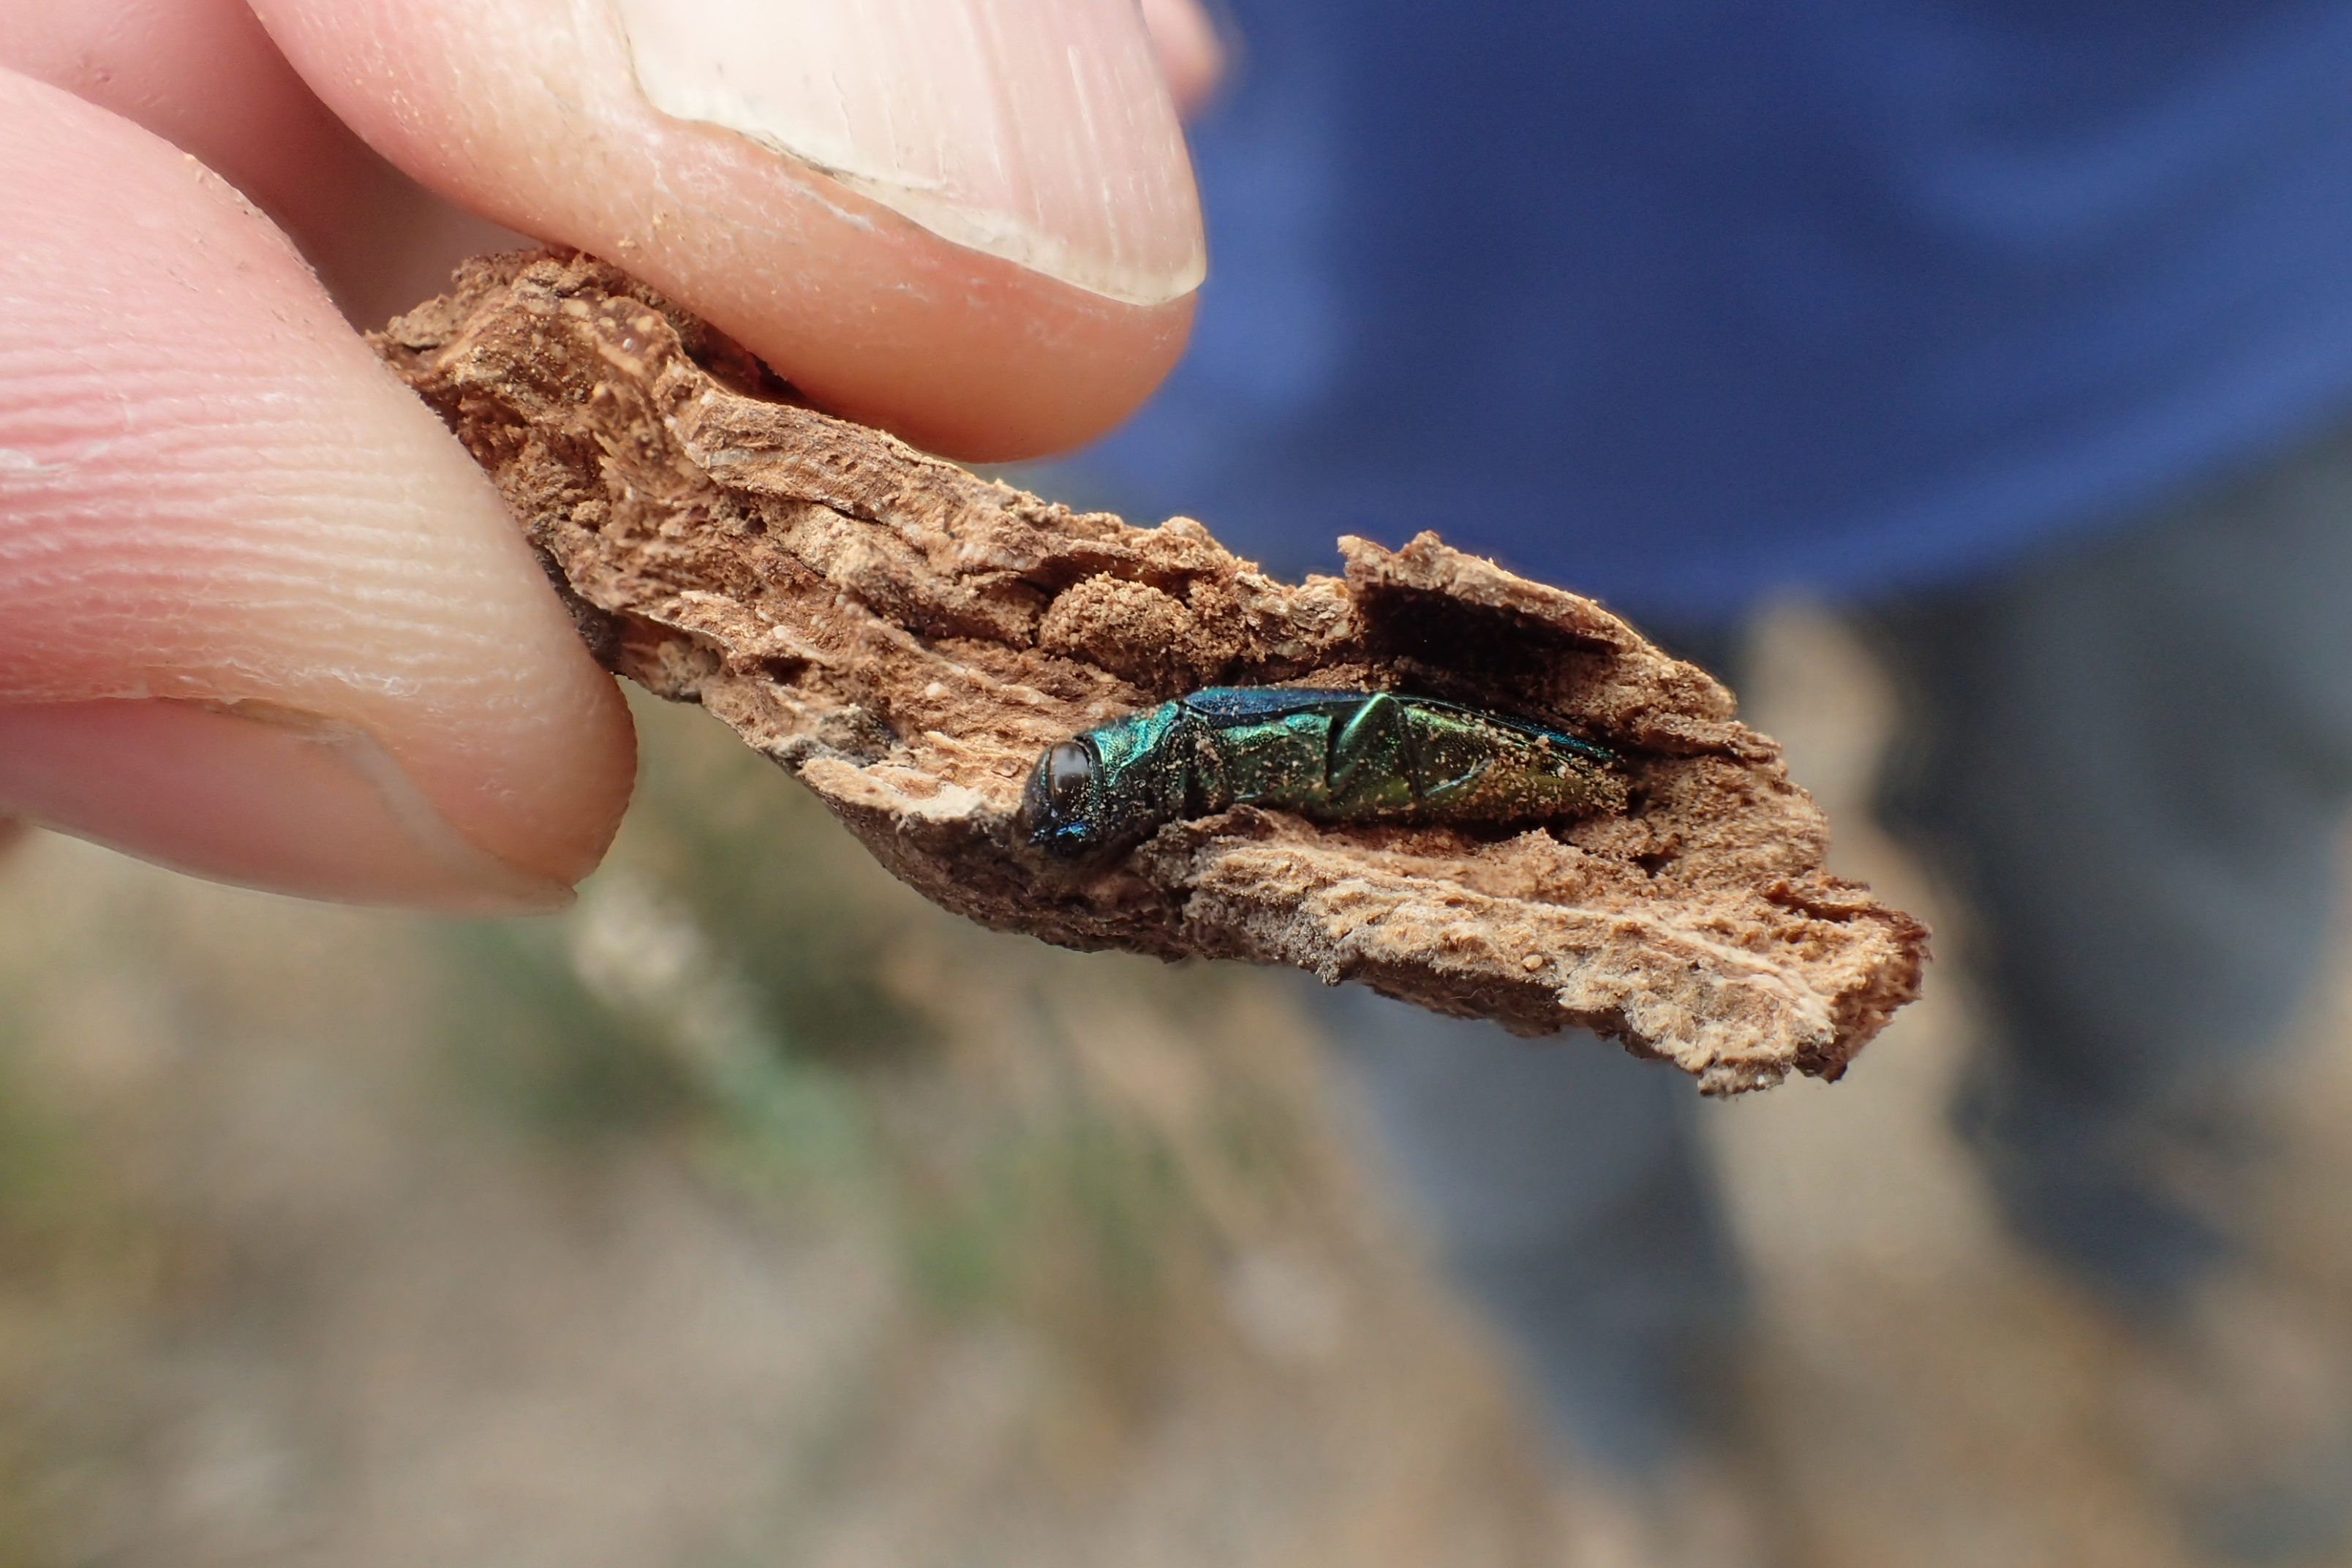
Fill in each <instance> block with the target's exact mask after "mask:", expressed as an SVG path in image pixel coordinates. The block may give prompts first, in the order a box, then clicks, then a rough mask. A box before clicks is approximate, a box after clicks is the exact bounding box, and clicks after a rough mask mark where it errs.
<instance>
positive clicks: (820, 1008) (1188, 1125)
mask: <svg viewBox="0 0 2352 1568" xmlns="http://www.w3.org/2000/svg"><path fill="white" fill-rule="evenodd" d="M635 702H636V710H637V719H638V722H639V726H640V730H641V731H642V733H643V736H644V764H643V771H642V773H641V777H640V781H639V784H638V790H637V796H636V799H635V803H634V805H633V806H632V809H631V814H630V817H629V821H628V825H627V827H626V829H625V831H624V833H623V835H622V837H621V839H620V841H619V842H618V843H617V844H616V845H615V847H614V853H613V856H612V857H611V858H610V860H609V861H608V863H607V865H606V866H605V868H604V869H602V870H600V871H599V872H598V873H597V874H596V876H595V877H593V879H590V881H589V882H588V883H587V884H586V885H585V886H584V887H583V889H582V897H581V900H580V904H579V906H578V907H577V908H576V909H575V910H572V911H571V912H570V913H568V914H566V915H564V916H562V917H559V918H556V919H551V920H541V921H501V922H487V921H476V922H463V923H452V924H449V925H446V926H445V927H443V928H442V929H441V930H440V931H438V932H437V933H436V934H437V942H436V945H437V949H438V952H439V953H440V955H441V962H442V963H443V964H444V965H445V967H446V992H445V997H446V1011H445V1014H444V1017H445V1022H444V1024H443V1031H444V1036H445V1038H446V1041H447V1043H448V1059H449V1060H450V1062H451V1064H452V1068H453V1071H454V1073H455V1079H456V1081H457V1083H459V1084H460V1085H461V1086H462V1087H463V1089H464V1092H465V1093H466V1095H467V1098H468V1099H469V1100H470V1101H471V1102H472V1103H474V1104H476V1105H477V1106H478V1108H480V1109H482V1110H487V1111H488V1112H489V1113H490V1114H492V1115H493V1116H495V1117H497V1118H499V1119H501V1120H503V1121H506V1122H507V1123H508V1124H509V1125H511V1126H514V1127H516V1128H519V1129H523V1130H527V1131H530V1132H531V1133H533V1134H535V1135H538V1136H542V1137H545V1138H547V1139H549V1140H550V1141H551V1142H555V1143H557V1144H568V1145H583V1146H589V1147H593V1146H596V1145H599V1144H602V1143H605V1142H610V1141H612V1140H614V1139H635V1138H667V1139H674V1140H678V1141H681V1142H685V1143H687V1144H688V1145H690V1146H691V1147H692V1148H693V1149H694V1151H695V1153H696V1157H697V1159H698V1162H699V1163H700V1164H701V1166H702V1168H703V1169H704V1170H705V1171H706V1173H709V1175H711V1176H712V1177H713V1178H714V1179H716V1180H719V1181H720V1182H722V1183H724V1184H729V1185H730V1186H733V1187H736V1188H738V1189H740V1190H741V1191H744V1192H747V1193H750V1194H755V1195H756V1196H757V1197H758V1198H759V1199H760V1201H761V1202H764V1203H766V1204H769V1205H772V1206H774V1207H775V1208H776V1209H778V1210H779V1212H798V1211H804V1210H806V1209H808V1208H809V1207H810V1206H811V1205H815V1206H816V1207H819V1208H822V1209H825V1210H827V1211H829V1212H832V1213H834V1214H835V1215H848V1216H850V1217H851V1218H852V1219H853V1220H854V1222H855V1223H856V1224H857V1225H859V1226H863V1227H865V1228H866V1229H867V1230H868V1231H869V1232H871V1233H874V1234H877V1235H879V1236H881V1237H884V1238H885V1239H886V1240H887V1246H888V1247H889V1248H890V1249H891V1251H892V1252H893V1254H894V1255H895V1256H896V1258H898V1268H899V1269H900V1272H901V1276H902V1280H903V1283H904V1285H905V1286H906V1288H907V1291H908V1300H909V1301H910V1302H912V1303H914V1304H916V1305H918V1306H919V1307H920V1308H922V1309H924V1310H928V1311H930V1312H932V1313H935V1314H940V1315H944V1316H947V1317H950V1318H973V1317H982V1316H987V1315H989V1314H1003V1313H1015V1314H1020V1315H1023V1316H1025V1317H1028V1318H1031V1319H1038V1320H1043V1321H1046V1322H1048V1323H1049V1324H1050V1325H1051V1327H1052V1329H1053V1332H1054V1337H1055V1338H1056V1339H1057V1340H1059V1341H1060V1342H1065V1343H1070V1344H1077V1343H1084V1342H1106V1341H1108V1342H1125V1341H1129V1340H1131V1339H1132V1338H1133V1337H1134V1336H1135V1335H1137V1334H1139V1333H1147V1332H1148V1323H1149V1320H1150V1319H1151V1318H1152V1317H1153V1315H1154V1314H1155V1313H1157V1312H1159V1311H1160V1310H1163V1309H1166V1308H1167V1307H1169V1306H1170V1305H1171V1297H1170V1295H1169V1286H1170V1283H1171V1279H1172V1278H1173V1275H1174V1274H1177V1273H1181V1272H1183V1271H1184V1270H1185V1269H1186V1268H1192V1269H1193V1270H1194V1271H1196V1272H1197V1270H1198V1269H1199V1268H1201V1267H1202V1266H1203V1264H1204V1262H1205V1261H1206V1260H1207V1259H1208V1258H1209V1257H1210V1255H1212V1254H1213V1253H1214V1252H1215V1251H1216V1250H1217V1248H1218V1246H1219V1245H1220V1244H1219V1238H1218V1221H1217V1216H1216V1215H1215V1214H1214V1213H1213V1210H1212V1207H1211V1205H1209V1204H1208V1203H1207V1202H1206V1201H1205V1199H1204V1194H1202V1192H1199V1191H1195V1190H1193V1187H1192V1185H1191V1184H1189V1183H1188V1174H1187V1172H1188V1166H1189V1167H1192V1168H1197V1167H1199V1166H1200V1165H1201V1164H1202V1162H1203V1160H1204V1159H1205V1160H1206V1161H1208V1162H1209V1163H1217V1164H1220V1165H1223V1164H1228V1163H1230V1165H1231V1168H1230V1170H1227V1171H1225V1172H1224V1173H1223V1180H1224V1184H1227V1185H1231V1184H1234V1183H1235V1182H1238V1183H1241V1184H1249V1185H1260V1186H1264V1185H1267V1184H1274V1185H1279V1184H1280V1183H1281V1182H1282V1181H1283V1180H1284V1179H1285V1173H1284V1171H1283V1168H1282V1167H1283V1157H1282V1153H1281V1147H1282V1143H1283V1136H1284V1133H1285V1131H1289V1132H1291V1133H1293V1134H1295V1132H1296V1131H1297V1127H1296V1121H1295V1118H1293V1119H1291V1120H1290V1121H1288V1122H1286V1121H1285V1119H1284V1118H1282V1117H1280V1116H1278V1115H1274V1114H1272V1113H1271V1111H1270V1103H1271V1102H1270V1101H1269V1100H1267V1097H1265V1096H1263V1095H1261V1096H1258V1097H1257V1100H1258V1101H1259V1103H1258V1104H1257V1105H1256V1107H1255V1110H1252V1109H1251V1108H1250V1106H1249V1105H1248V1103H1247V1102H1248V1100H1250V1096H1249V1095H1248V1094H1247V1093H1246V1090H1245V1084H1246V1080H1245V1079H1244V1080H1237V1081H1236V1083H1235V1084H1234V1086H1233V1088H1234V1090H1235V1091H1237V1092H1236V1093H1234V1094H1230V1095H1228V1094H1223V1093H1220V1094H1218V1095H1216V1096H1213V1099H1214V1100H1216V1103H1215V1104H1214V1105H1213V1107H1212V1108H1211V1110H1210V1114H1209V1115H1208V1117H1207V1120H1206V1121H1204V1122H1202V1123H1200V1124H1197V1125H1196V1124H1194V1123H1193V1122H1192V1121H1185V1122H1184V1123H1183V1124H1182V1125H1171V1124H1170V1123H1169V1122H1168V1120H1167V1118H1166V1117H1165V1116H1164V1115H1159V1116H1155V1115H1154V1114H1153V1110H1152V1108H1151V1107H1149V1106H1145V1105H1139V1104H1135V1103H1131V1102H1129V1101H1131V1098H1132V1097H1127V1098H1126V1099H1124V1100H1123V1098H1122V1096H1121V1095H1120V1094H1119V1093H1118V1088H1117V1085H1116V1084H1115V1083H1113V1082H1111V1081H1109V1080H1107V1079H1105V1078H1104V1076H1103V1075H1102V1074H1101V1073H1100V1072H1097V1071H1089V1070H1088V1069H1087V1066H1086V1061H1087V1058H1088V1057H1089V1055H1090V1054H1099V1053H1100V1052H1102V1051H1104V1050H1106V1049H1108V1050H1110V1051H1113V1052H1116V1051H1118V1050H1119V1049H1120V1048H1121V1047H1122V1045H1123V1043H1124V1042H1123V1041H1122V1040H1121V1039H1119V1038H1117V1037H1116V1036H1118V1035H1119V1034H1121V1033H1122V1032H1127V1031H1131V1030H1132V1029H1133V1027H1134V1026H1135V1024H1136V1021H1137V1019H1138V1017H1139V1016H1145V1015H1150V1014H1152V1013H1155V1012H1159V1013H1165V1012H1167V1011H1170V1010H1172V1009H1181V1010H1186V1011H1204V1010H1205V1011H1212V1012H1213V1011H1214V1010H1215V1008H1216V1007H1217V1006H1218V1005H1219V997H1220V994H1222V993H1224V992H1228V991H1230V982H1229V979H1228V978H1227V977H1226V976H1223V975H1222V974H1219V973H1215V972H1214V971H1212V970H1208V969H1205V968H1203V967H1202V966H1199V965H1192V966H1186V967H1185V968H1184V969H1183V970H1182V972H1181V976H1169V977H1166V979H1174V980H1175V982H1176V983H1175V984H1167V983H1166V979H1163V977H1162V976H1161V975H1160V974H1157V973H1150V972H1151V971H1155V970H1158V969H1159V967H1160V966H1157V965H1151V964H1148V963H1137V962H1135V961H1131V960H1121V959H1117V958H1110V959H1082V958H1076V957H1075V956H1064V957H1062V958H1061V961H1060V962H1061V966H1064V967H1075V968H1076V969H1079V970H1084V969H1087V968H1089V967H1093V968H1108V969H1111V970H1114V971H1116V972H1117V978H1116V980H1114V981H1113V982H1112V987H1113V989H1115V990H1116V991H1118V992H1119V993H1122V994H1123V995H1122V998H1121V1003H1120V1005H1117V1006H1108V1007H1106V1006H1102V1005H1099V1002H1098V1001H1097V1000H1090V1001H1089V1002H1088V1003H1086V1004H1081V1005H1077V1006H1076V1007H1073V1006H1071V1005H1068V996H1067V994H1066V987H1065V988H1057V987H1056V986H1055V984H1052V983H1051V982H1049V981H1042V980H1041V978H1040V977H1039V976H1038V975H1036V973H1034V971H1035V969H1036V958H1037V956H1038V954H1037V953H1036V952H1035V950H1034V944H1030V943H1026V942H1021V941H1019V940H1018V939H1013V938H1007V937H1003V936H998V935H993V934H992V933H988V932H984V931H978V930H976V929H973V928H971V927H969V926H967V925H965V924H964V923H963V922H961V921H957V920H955V919H953V918H952V917H950V916H947V915H944V914H942V913H941V912H940V911H939V910H935V909H933V908H932V907H930V906H929V904H927V903H925V902H924V901H923V900H920V899H919V898H917V897H916V896H915V895H913V894H912V893H910V892H908V890H907V889H903V888H901V887H899V886H898V884H897V883H895V882H893V881H891V880H890V879H888V878H887V876H886V875H884V874H883V873H882V872H881V871H880V870H879V869H878V868H877V867H876V866H875V865H874V863H873V862H872V861H871V860H870V859H869V858H867V857H866V855H865V853H864V852H863V850H862V849H860V848H859V847H857V846H856V844H855V842H854V841H852V840H851V839H849V838H848V837H847V836H846V835H845V833H843V832H842V831H841V830H840V828H839V827H838V826H836V825H835V824H834V823H833V822H832V820H831V819H830V817H829V816H827V815H826V814H825V813H824V810H823V808H822V807H821V806H820V805H817V804H816V802H815V800H814V797H812V796H811V795H808V794H807V793H806V792H805V791H803V790H802V789H800V788H799V787H798V786H797V785H795V784H792V783H790V782H789V781H788V780H787V779H785V778H784V777H783V776H782V774H781V773H779V772H778V770H776V769H775V768H774V767H773V766H772V764H771V763H767V762H766V761H765V760H764V759H761V758H760V757H758V756H756V755H755V754H753V753H751V752H749V751H747V750H746V749H744V748H743V747H742V746H741V745H740V744H739V743H737V742H735V740H734V738H733V736H732V735H731V734H730V733H729V732H728V731H725V730H724V729H722V728H721V727H720V726H719V725H718V724H716V723H715V722H713V721H709V719H708V718H706V717H705V716H703V715H701V714H699V713H697V712H693V711H690V710H678V709H675V708H669V707H667V706H665V705H662V704H659V703H656V702H653V701H651V700H646V699H643V698H642V697H636V698H635ZM1139 971H1140V972H1142V973H1138V972H1139ZM990 972H992V973H994V974H995V975H996V976H997V977H999V978H1001V977H1003V976H1005V975H1013V976H1015V977H1017V978H1016V983H1015V984H1012V985H1010V986H1009V987H1007V986H1001V985H989V986H987V987H986V988H985V989H982V990H980V992H979V994H974V989H975V987H974V981H975V977H976V976H977V975H979V974H982V973H990ZM1090 1009H1091V1010H1090ZM1103 1033H1108V1035H1110V1036H1113V1037H1108V1038H1106V1037H1099V1036H1100V1035H1101V1034H1103ZM982 1035H985V1036H993V1037H996V1047H997V1049H996V1055H995V1056H994V1057H993V1058H991V1059H990V1060H988V1061H983V1060H982V1059H981V1058H983V1057H988V1056H989V1051H988V1048H987V1047H977V1048H976V1047H975V1042H974V1039H973V1037H975V1036H982ZM1006 1037H1010V1040H1011V1041H1012V1044H1011V1045H1010V1047H1009V1049H1010V1050H1011V1052H1012V1053H1013V1054H1014V1055H1016V1056H1017V1057H1019V1058H1021V1060H1020V1062H1019V1063H1018V1064H1017V1065H1013V1066H1008V1065H1007V1064H1006V1063H1005V1062H1003V1060H1002V1059H1001V1058H1002V1056H1003V1052H1004V1050H1005V1049H1006V1048H1007V1047H1006V1045H1005V1039H1006ZM943 1091H944V1093H945V1096H946V1098H947V1100H950V1102H951V1103H943V1102H942V1100H943ZM1163 1109H1164V1108H1163ZM1177 1142H1200V1143H1202V1144H1203V1145H1204V1147H1202V1148H1201V1149H1198V1150H1196V1151H1194V1152H1192V1154H1191V1155H1190V1156H1189V1158H1188V1157H1183V1156H1180V1153H1179V1152H1178V1150H1177V1148H1176V1147H1175V1146H1174V1145H1175V1144H1176V1143H1177ZM1292 1174H1294V1175H1295V1174H1296V1173H1292ZM1171 1271H1172V1272H1171ZM1129 1348H1130V1349H1131V1348H1132V1347H1131V1346H1129Z"/></svg>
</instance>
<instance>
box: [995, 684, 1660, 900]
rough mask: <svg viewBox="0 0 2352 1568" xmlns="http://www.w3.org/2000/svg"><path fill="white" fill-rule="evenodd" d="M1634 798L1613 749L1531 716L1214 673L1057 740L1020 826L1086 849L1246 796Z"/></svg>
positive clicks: (1374, 818) (1509, 804)
mask: <svg viewBox="0 0 2352 1568" xmlns="http://www.w3.org/2000/svg"><path fill="white" fill-rule="evenodd" d="M1235 805H1265V806H1273V807H1276V808H1278V809H1280V810H1284V811H1293V812H1297V814H1298V815H1299V816H1305V817H1307V818H1309V819H1311V820H1314V821H1317V822H1509V821H1541V820H1544V819H1546V818H1550V817H1560V816H1585V815H1587V814H1590V813H1591V812H1595V811H1611V810H1622V809H1623V808H1624V805H1625V783H1624V778H1623V775H1622V773H1621V772H1620V771H1619V767H1618V761H1617V758H1616V756H1615V755H1614V754H1613V753H1612V752H1608V751H1606V750H1604V749H1603V748H1601V747H1600V746H1596V745H1594V744H1593V743H1592V742H1590V741H1581V740H1579V739H1577V738H1576V737H1575V736H1573V735H1570V734H1566V733H1563V732H1562V731H1558V730H1553V729H1550V728H1549V727H1547V726H1544V725H1541V724H1535V723H1530V722H1529V721H1526V720H1523V719H1511V718H1507V717H1505V716H1503V715H1501V714H1498V713H1487V712H1484V711H1481V710H1478V709H1475V708H1464V707H1461V706H1459V705H1457V704H1454V703H1451V702H1440V701H1437V700H1433V699H1430V698H1422V697H1398V696H1395V695H1393V694H1391V693H1389V692H1366V691H1331V690H1321V689H1307V688H1299V687H1286V686H1256V687H1242V686H1213V687H1210V688H1208V689H1206V690H1202V691H1195V692H1193V693H1192V695H1191V696H1189V697H1180V698H1178V699H1177V700H1175V701H1173V702H1163V703H1161V704H1160V706H1159V707H1157V708H1148V709H1145V710H1142V711H1141V712H1139V713H1131V714H1129V716H1128V717H1126V718H1124V719H1120V720H1118V721H1115V722H1112V723H1109V724H1105V725H1103V726H1102V727H1101V728H1100V729H1097V730H1089V731H1087V732H1086V733H1084V734H1082V735H1076V736H1073V737H1072V738H1071V739H1069V740H1067V741H1065V742H1062V743H1061V744H1059V745H1057V746H1055V747H1053V748H1052V749H1051V750H1049V751H1048V752H1046V753H1045V755H1044V756H1043V757H1041V758H1039V759H1038V761H1037V766H1036V769H1035V771H1034V772H1033V773H1031V774H1030V777H1029V784H1028V788H1027V790H1026V791H1025V792H1024V795H1023V798H1022V805H1021V818H1020V823H1019V826H1018V831H1019V832H1020V833H1021V835H1022V836H1023V837H1024V838H1025V839H1027V841H1028V842H1029V843H1030V844H1032V845H1034V846H1035V847H1038V848H1040V849H1043V850H1045V851H1046V852H1047V853H1049V854H1052V855H1055V856H1058V857H1060V858H1066V859H1075V858H1079V857H1082V856H1087V855H1092V854H1096V853H1098V852H1101V851H1105V850H1108V849H1111V848H1115V847H1118V846H1120V845H1124V844H1130V843H1133V842H1134V841H1136V840H1137V839H1139V838H1141V837H1145V836H1147V835H1148V834H1150V833H1152V832H1154V831H1156V830H1157V829H1158V828H1159V827H1160V825H1161V824H1163V823H1168V822H1175V821H1181V820H1185V819H1188V818H1192V817H1199V816H1213V815H1214V814H1216V813H1217V812H1220V811H1223V810H1226V809H1228V808H1229V807H1232V806H1235Z"/></svg>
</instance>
